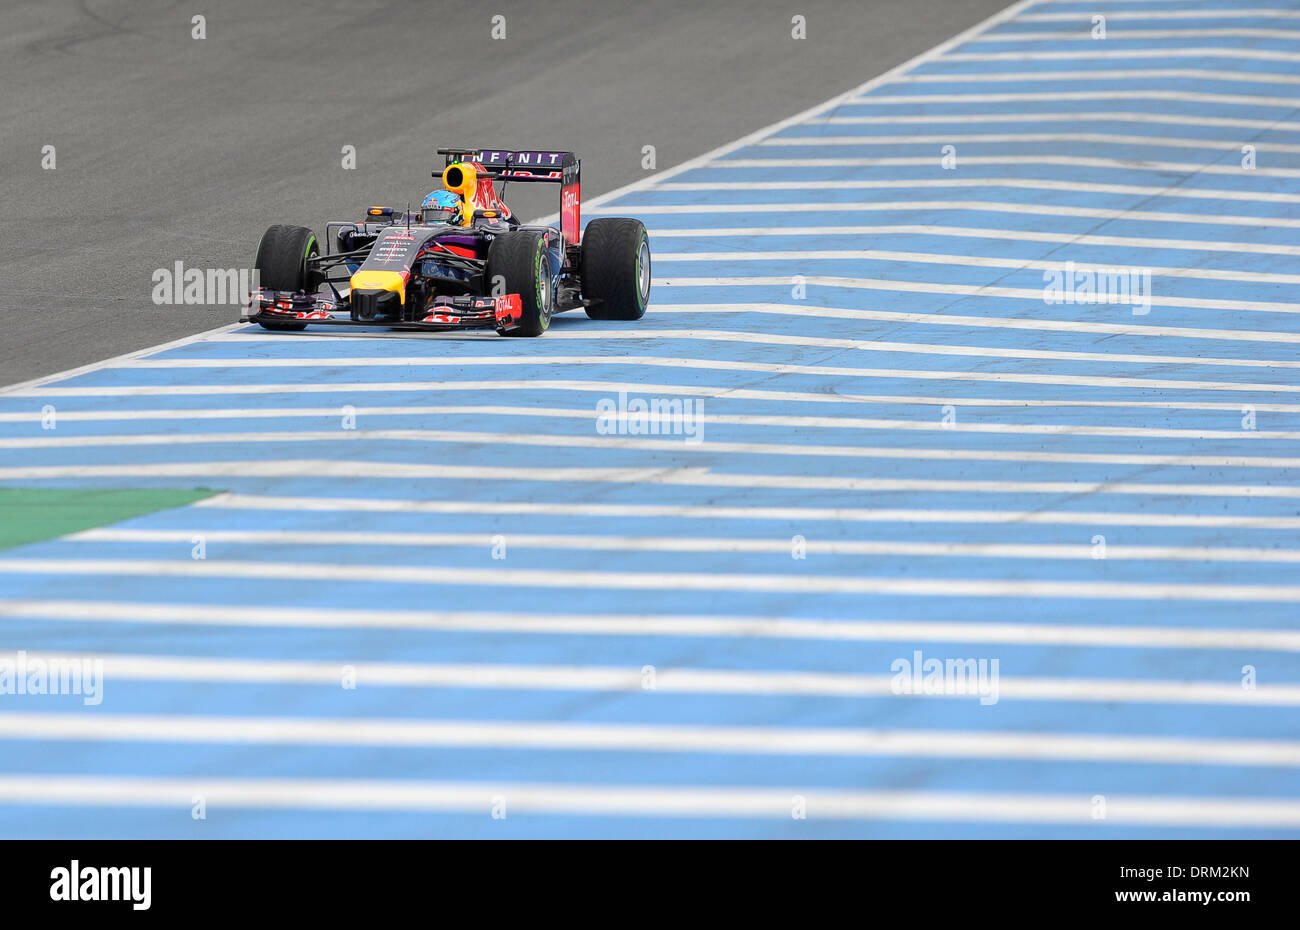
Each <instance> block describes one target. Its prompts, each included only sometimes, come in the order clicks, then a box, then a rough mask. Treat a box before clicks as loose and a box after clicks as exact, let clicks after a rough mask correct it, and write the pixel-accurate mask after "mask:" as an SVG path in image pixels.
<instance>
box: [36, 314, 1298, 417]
mask: <svg viewBox="0 0 1300 930" xmlns="http://www.w3.org/2000/svg"><path fill="white" fill-rule="evenodd" d="M698 306H703V305H698ZM741 306H743V307H749V306H755V305H751V304H742V305H741ZM758 306H763V305H758ZM696 307H697V305H695V304H685V305H679V306H678V309H679V310H680V312H693V311H694V310H695V308H696ZM663 308H664V305H662V304H658V303H656V304H655V308H654V309H655V312H656V313H657V312H659V311H661V310H662V309H663ZM804 309H806V308H800V310H801V311H802V310H804ZM732 312H735V311H732ZM299 338H308V339H310V338H320V339H328V340H330V341H331V342H332V343H338V344H339V345H350V344H357V343H359V344H361V345H370V346H373V345H375V344H376V343H377V342H378V343H380V344H382V342H383V341H384V340H391V339H400V340H403V341H405V340H407V339H410V338H411V337H410V336H408V335H406V334H398V333H368V334H367V335H365V336H356V335H352V336H343V335H334V334H320V335H319V336H316V337H313V336H306V337H299ZM492 338H493V339H495V338H497V337H496V336H493V337H492ZM546 338H547V339H548V340H550V341H551V342H556V341H559V340H561V339H580V340H584V341H585V340H597V339H598V340H600V341H602V342H611V341H613V340H618V339H630V340H637V341H643V342H649V341H652V340H655V339H673V340H676V339H686V340H692V341H699V342H727V343H752V344H755V345H781V346H816V347H818V348H827V349H854V350H858V351H862V352H889V353H898V352H908V353H916V354H921V355H943V356H969V357H972V358H1025V359H1041V360H1046V359H1052V360H1055V361H1072V362H1108V363H1114V364H1137V365H1179V366H1183V365H1189V366H1198V365H1209V366H1215V367H1225V368H1277V369H1288V370H1289V369H1300V360H1294V359H1276V358H1274V359H1257V358H1217V357H1214V356H1198V355H1137V354H1133V353H1124V352H1070V351H1064V350H1060V349H1023V348H1000V347H993V346H970V345H943V344H937V343H927V342H887V341H884V340H879V339H846V338H844V337H836V336H802V335H785V334H781V333H769V332H757V331H755V332H736V331H728V330H717V329H655V328H653V327H649V326H646V327H640V328H637V329H625V330H619V329H590V330H573V331H565V330H552V331H551V332H549V333H547V334H546ZM272 339H274V341H275V342H277V343H280V342H281V340H280V339H278V338H275V337H272ZM225 341H231V342H259V343H266V342H267V341H268V337H267V336H266V335H264V334H262V333H260V332H258V333H234V334H231V335H230V336H227V337H225ZM430 341H434V342H436V341H439V340H437V339H434V340H430ZM281 344H282V343H281ZM30 396H32V397H41V396H44V395H43V394H41V393H39V392H33V393H32V394H31V395H30Z"/></svg>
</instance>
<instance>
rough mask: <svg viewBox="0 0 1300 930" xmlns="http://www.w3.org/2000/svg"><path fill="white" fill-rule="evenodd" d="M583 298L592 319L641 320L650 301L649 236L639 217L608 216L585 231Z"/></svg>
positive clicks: (594, 222)
mask: <svg viewBox="0 0 1300 930" xmlns="http://www.w3.org/2000/svg"><path fill="white" fill-rule="evenodd" d="M582 297H583V300H585V301H589V303H588V304H587V316H589V317H591V318H592V319H593V320H639V319H641V317H643V316H645V308H646V304H647V303H648V302H649V300H650V237H649V236H647V235H646V231H645V226H644V225H643V224H642V223H641V221H640V220H631V219H624V218H623V217H617V216H609V217H602V218H600V219H598V220H592V221H591V222H590V223H588V224H587V228H586V229H585V230H584V231H583V233H582Z"/></svg>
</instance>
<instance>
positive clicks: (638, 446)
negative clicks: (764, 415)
mask: <svg viewBox="0 0 1300 930" xmlns="http://www.w3.org/2000/svg"><path fill="white" fill-rule="evenodd" d="M656 422H663V421H656ZM678 422H680V421H678ZM850 425H851V426H852V427H853V428H857V429H876V430H885V431H888V432H900V431H924V432H944V433H954V432H960V433H969V434H976V435H987V434H996V435H1027V436H1044V435H1050V436H1122V437H1125V438H1140V439H1153V438H1154V439H1159V438H1175V439H1183V440H1186V441H1208V440H1227V441H1229V442H1234V441H1240V440H1241V439H1242V438H1243V437H1245V438H1247V439H1257V440H1259V441H1269V440H1278V439H1296V438H1300V433H1289V432H1287V433H1284V432H1278V431H1261V430H1242V429H1237V430H1218V431H1204V430H1202V431H1197V430H1159V429H1156V428H1150V429H1148V428H1144V427H1088V426H1056V425H1045V424H1026V425H1023V426H1019V425H1014V424H1000V423H964V422H963V423H950V424H949V425H946V426H945V425H944V424H943V423H942V422H939V421H935V422H924V421H921V422H915V421H910V420H860V421H858V422H857V423H853V424H850ZM294 442H328V443H335V444H338V443H349V442H363V443H364V442H418V443H429V442H446V443H458V444H469V445H492V444H495V445H507V446H534V447H538V448H553V449H601V450H613V449H619V450H641V451H647V452H659V453H664V452H668V453H674V454H678V453H694V454H702V455H712V456H727V455H777V456H790V457H803V458H836V457H840V458H850V459H889V460H895V461H900V460H901V461H941V462H960V461H975V462H1030V463H1055V464H1071V465H1132V466H1159V467H1166V468H1187V467H1193V468H1195V467H1204V468H1295V469H1300V457H1297V456H1252V455H1241V454H1232V455H1223V454H1218V455H1207V454H1191V453H1179V454H1164V453H1144V452H1091V453H1090V452H1065V451H1031V450H1001V449H955V448H939V449H924V448H922V449H917V448H912V447H908V446H901V447H898V446H849V445H829V446H823V445H812V444H810V443H758V442H719V441H712V440H708V441H705V440H701V441H698V442H696V441H690V442H686V441H683V438H682V437H681V436H676V437H671V436H670V437H666V438H654V439H649V438H641V437H629V436H601V435H593V436H566V435H554V434H549V433H531V434H530V433H499V432H483V431H471V430H353V429H349V430H342V429H333V430H311V431H291V432H265V433H201V434H175V433H171V434H156V435H109V436H78V437H57V438H54V439H46V438H40V437H36V438H24V439H8V440H0V449H4V448H10V449H36V450H42V449H50V448H57V449H93V448H106V447H109V448H138V447H141V446H177V445H231V444H233V445H239V446H241V447H256V446H258V445H261V444H264V443H294Z"/></svg>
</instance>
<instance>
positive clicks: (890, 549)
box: [63, 525, 1300, 693]
mask: <svg viewBox="0 0 1300 930" xmlns="http://www.w3.org/2000/svg"><path fill="white" fill-rule="evenodd" d="M195 537H202V538H203V540H204V541H205V542H207V543H246V544H250V545H252V544H256V545H272V546H273V545H285V546H417V547H434V546H445V547H450V548H483V549H490V548H492V546H493V545H494V544H495V542H496V541H497V540H498V539H499V538H500V537H499V536H498V535H497V534H494V533H406V532H373V531H372V532H357V531H346V530H338V531H331V530H213V529H207V528H205V527H203V526H201V525H196V526H195V527H192V528H191V529H185V530H137V529H113V528H101V529H92V530H84V531H82V532H79V533H72V534H71V535H69V536H65V537H63V538H64V539H65V540H67V541H70V542H86V543H132V544H134V543H183V544H185V545H187V546H188V545H193V541H194V538H195ZM505 538H506V540H507V542H508V544H509V545H510V546H511V547H512V548H521V549H547V550H553V549H576V550H581V551H588V552H696V553H701V552H703V553H709V552H728V553H738V552H746V553H768V554H780V555H789V553H790V547H791V543H790V540H789V539H788V538H787V539H746V538H740V537H725V538H719V537H701V536H695V537H686V536H604V535H595V536H593V535H576V534H572V533H569V534H564V533H514V532H511V533H509V534H507V535H506V537H505ZM804 547H805V550H806V551H807V552H808V553H809V554H810V555H888V556H936V557H944V558H947V557H953V556H955V557H958V558H963V557H969V558H991V559H1064V560H1087V561H1091V560H1093V559H1095V558H1097V552H1096V548H1095V547H1094V546H1090V545H1087V544H1083V543H1080V544H1078V545H1068V544H1054V543H962V542H905V541H901V540H883V541H875V540H835V541H831V542H822V541H819V540H816V539H810V540H808V541H807V542H805V543H804ZM1106 558H1107V559H1114V560H1121V561H1125V560H1137V561H1142V560H1154V561H1170V562H1300V549H1269V548H1254V549H1251V548H1245V547H1236V548H1227V547H1222V546H1121V545H1114V546H1107V547H1106ZM1298 693H1300V692H1298Z"/></svg>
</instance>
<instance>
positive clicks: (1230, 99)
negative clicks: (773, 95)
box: [709, 90, 1300, 167]
mask: <svg viewBox="0 0 1300 930" xmlns="http://www.w3.org/2000/svg"><path fill="white" fill-rule="evenodd" d="M1071 100H1169V101H1174V102H1177V103H1216V104H1227V105H1229V106H1239V107H1285V108H1286V109H1287V110H1294V109H1296V106H1297V104H1298V103H1300V97H1261V96H1258V95H1254V94H1207V93H1197V92H1194V91H1185V90H1080V91H1033V92H1025V93H1001V94H988V93H970V94H879V95H872V96H869V97H854V98H853V99H851V100H846V101H844V105H846V106H876V105H881V106H916V105H917V104H922V105H924V104H934V103H942V104H954V103H955V104H962V103H1025V102H1029V101H1033V102H1035V103H1037V102H1052V103H1067V102H1069V101H1071ZM935 115H936V118H938V119H943V118H945V117H947V116H960V115H961V114H942V113H941V114H935ZM727 161H729V159H719V160H717V161H716V162H710V163H709V167H713V166H714V165H717V164H726V162H727Z"/></svg>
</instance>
